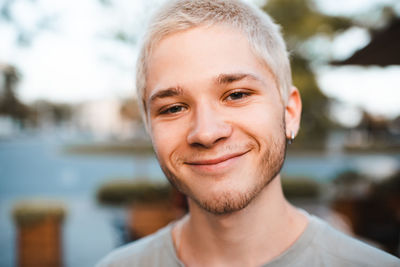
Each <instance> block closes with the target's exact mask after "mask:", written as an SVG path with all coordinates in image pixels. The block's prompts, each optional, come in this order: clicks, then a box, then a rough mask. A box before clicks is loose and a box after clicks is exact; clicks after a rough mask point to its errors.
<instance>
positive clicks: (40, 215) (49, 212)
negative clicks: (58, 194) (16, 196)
mask: <svg viewBox="0 0 400 267" xmlns="http://www.w3.org/2000/svg"><path fill="white" fill-rule="evenodd" d="M65 216H66V209H65V207H64V205H62V204H61V203H58V202H54V201H52V200H33V201H32V200H26V201H21V202H19V203H17V204H16V205H15V206H14V209H13V218H14V221H15V222H16V223H17V224H18V225H31V224H36V223H39V222H41V221H42V220H44V219H46V218H48V217H52V218H55V219H57V220H59V221H62V220H63V219H64V217H65Z"/></svg>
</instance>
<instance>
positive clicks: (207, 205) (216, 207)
mask: <svg viewBox="0 0 400 267" xmlns="http://www.w3.org/2000/svg"><path fill="white" fill-rule="evenodd" d="M256 195H257V194H252V193H237V192H236V193H232V192H222V193H220V194H218V195H214V196H210V195H208V196H207V198H206V199H197V198H196V197H193V196H189V198H190V199H192V200H193V201H194V202H195V204H196V205H197V206H199V207H200V208H202V209H204V210H206V211H208V212H210V213H212V214H214V215H227V214H232V213H234V212H237V211H240V210H242V209H244V208H246V207H247V206H248V205H249V203H250V202H251V201H252V200H253V198H254V197H255V196H256Z"/></svg>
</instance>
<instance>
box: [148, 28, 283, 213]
mask: <svg viewBox="0 0 400 267" xmlns="http://www.w3.org/2000/svg"><path fill="white" fill-rule="evenodd" d="M147 84H148V86H147V91H146V98H145V101H146V102H147V103H146V106H147V107H148V109H147V113H148V116H147V118H148V122H149V129H150V135H151V138H152V142H153V145H154V149H155V151H156V154H157V157H158V160H159V162H160V165H161V167H162V169H163V171H164V173H165V174H166V176H167V177H168V179H169V180H170V181H171V182H172V183H173V184H174V185H176V186H177V187H178V189H179V190H181V191H182V192H183V193H184V194H186V195H187V196H188V197H189V198H191V199H192V200H193V201H194V202H195V203H197V204H198V205H199V206H200V207H202V208H204V209H206V210H208V211H210V212H212V213H214V214H224V213H230V212H234V211H237V210H240V209H242V208H244V207H246V206H247V204H249V203H250V201H251V200H252V199H254V197H256V196H257V195H258V193H260V192H261V190H263V188H264V187H265V186H266V185H267V184H268V183H269V181H271V179H273V178H274V177H275V176H276V175H277V174H278V173H279V171H280V169H281V167H282V164H283V160H284V153H285V131H284V127H285V126H284V107H283V104H282V101H281V99H280V95H279V91H278V88H277V84H276V82H275V80H274V77H273V75H272V74H271V72H270V71H269V70H268V68H267V67H266V66H265V65H263V64H262V63H261V62H260V61H259V60H258V59H257V58H256V57H255V56H254V55H253V53H252V51H251V49H250V46H249V44H248V41H247V39H246V37H245V36H244V35H243V34H241V33H240V32H238V31H236V30H234V29H231V28H229V27H226V26H212V27H197V28H193V29H190V30H186V31H183V32H179V33H175V34H172V35H170V36H167V37H166V38H164V39H163V40H162V41H161V42H160V43H159V44H158V45H157V46H156V48H155V49H154V51H153V54H152V56H151V58H150V60H149V67H148V76H147Z"/></svg>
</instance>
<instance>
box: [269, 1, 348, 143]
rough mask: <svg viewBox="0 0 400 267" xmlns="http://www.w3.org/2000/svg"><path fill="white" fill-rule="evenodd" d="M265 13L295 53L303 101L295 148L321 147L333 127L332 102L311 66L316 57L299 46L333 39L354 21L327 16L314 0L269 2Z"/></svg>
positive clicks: (294, 68)
mask: <svg viewBox="0 0 400 267" xmlns="http://www.w3.org/2000/svg"><path fill="white" fill-rule="evenodd" d="M264 10H265V11H266V12H268V14H270V15H271V16H272V17H273V18H274V19H275V20H276V22H277V23H279V24H280V25H281V26H282V32H283V35H284V38H285V40H286V43H287V45H288V50H289V51H290V52H291V54H292V58H291V64H292V73H293V83H294V85H295V86H296V87H297V88H299V90H300V93H301V97H302V102H303V112H302V124H301V131H300V132H299V136H298V137H297V138H296V142H295V143H294V146H303V145H304V146H307V147H310V145H313V146H315V147H321V146H322V145H323V143H324V139H325V137H326V135H327V133H328V132H329V130H330V129H331V128H332V126H333V122H332V121H331V120H330V118H329V116H328V108H329V99H328V98H327V97H326V96H325V95H324V94H322V93H321V91H320V89H319V87H318V85H317V83H316V80H315V75H314V73H313V71H312V69H311V67H310V65H311V63H312V60H313V58H311V55H305V54H304V53H301V52H300V47H302V45H303V44H304V43H305V42H306V41H308V40H310V39H311V38H313V37H315V36H317V35H326V36H334V35H335V34H337V33H338V32H340V31H342V30H345V29H347V28H348V27H350V26H351V25H352V24H351V21H350V20H349V19H346V18H342V17H329V16H326V15H324V14H322V13H320V12H318V10H316V9H315V8H314V7H313V1H311V0H269V1H268V2H267V4H266V6H265V7H264Z"/></svg>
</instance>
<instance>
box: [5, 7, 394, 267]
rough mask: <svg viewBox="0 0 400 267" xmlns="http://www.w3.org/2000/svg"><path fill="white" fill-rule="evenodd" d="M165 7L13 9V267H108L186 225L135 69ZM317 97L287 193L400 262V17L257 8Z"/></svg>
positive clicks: (308, 92)
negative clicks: (118, 256) (156, 148)
mask: <svg viewBox="0 0 400 267" xmlns="http://www.w3.org/2000/svg"><path fill="white" fill-rule="evenodd" d="M162 2H164V1H162V0H140V1H139V0H138V1H129V0H119V1H116V0H85V1H77V0H70V1H66V0H63V1H51V0H0V266H2V267H3V266H4V267H6V266H15V265H18V264H19V265H20V266H33V265H32V264H31V265H29V264H28V263H32V262H36V263H38V264H39V265H40V266H62V265H63V266H74V267H80V266H82V267H84V266H85V267H86V266H93V265H94V264H95V263H96V262H97V261H98V260H99V259H100V258H101V257H102V256H104V255H105V254H106V253H108V252H109V251H111V250H112V249H113V248H115V247H116V246H119V245H121V244H123V243H126V242H128V241H130V240H134V239H136V238H139V237H141V236H144V235H146V234H148V233H151V232H152V231H154V230H155V229H157V228H158V227H160V226H162V225H163V224H165V223H168V222H169V221H171V220H173V219H174V218H178V217H179V216H181V215H182V214H184V212H185V209H186V207H185V200H184V199H183V197H182V196H181V195H179V193H177V192H175V191H173V190H172V189H171V188H169V187H168V185H167V184H166V180H165V178H164V176H163V174H162V172H161V170H160V168H159V167H158V164H157V161H156V159H155V157H154V154H153V151H152V149H151V146H150V143H149V139H148V137H147V136H146V134H145V131H144V129H143V124H142V122H141V121H140V115H139V112H138V110H137V102H136V95H135V90H134V81H135V77H134V65H135V60H136V57H137V51H138V45H139V42H140V36H141V35H142V34H143V32H142V31H143V28H144V25H145V23H146V21H147V20H148V18H149V16H150V14H151V13H152V12H153V10H154V8H155V7H157V6H159V4H160V3H162ZM248 2H253V3H255V4H256V5H259V6H260V7H262V8H263V10H265V11H267V12H268V13H269V14H270V15H271V16H272V17H273V18H274V19H275V20H276V21H277V22H278V23H280V24H281V25H282V29H283V34H284V37H285V39H286V42H287V44H288V47H289V50H290V52H291V62H292V70H293V79H294V84H295V85H296V86H297V87H298V88H299V89H300V92H301V95H302V98H303V106H304V111H303V115H302V116H303V117H302V126H301V131H300V135H299V136H298V138H296V141H295V143H294V144H293V145H291V146H290V147H289V150H288V155H287V160H286V163H285V166H284V169H283V177H284V178H283V184H284V191H285V194H286V195H287V197H288V198H289V199H290V200H291V201H292V202H293V203H295V204H296V205H298V206H300V207H302V208H304V209H306V210H308V211H309V212H312V213H314V214H317V215H318V216H320V217H322V218H324V219H326V220H328V221H329V222H331V223H332V224H333V225H334V226H335V227H338V228H339V229H341V230H343V231H345V232H347V233H349V234H352V235H354V236H356V237H358V238H360V239H363V240H365V241H366V242H369V243H370V244H373V245H374V246H378V247H380V248H382V249H385V250H386V251H388V252H389V253H392V254H394V255H397V256H399V255H400V247H399V242H400V2H399V1H397V0H337V1H328V0H268V1H262V0H253V1H251V0H248Z"/></svg>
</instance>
